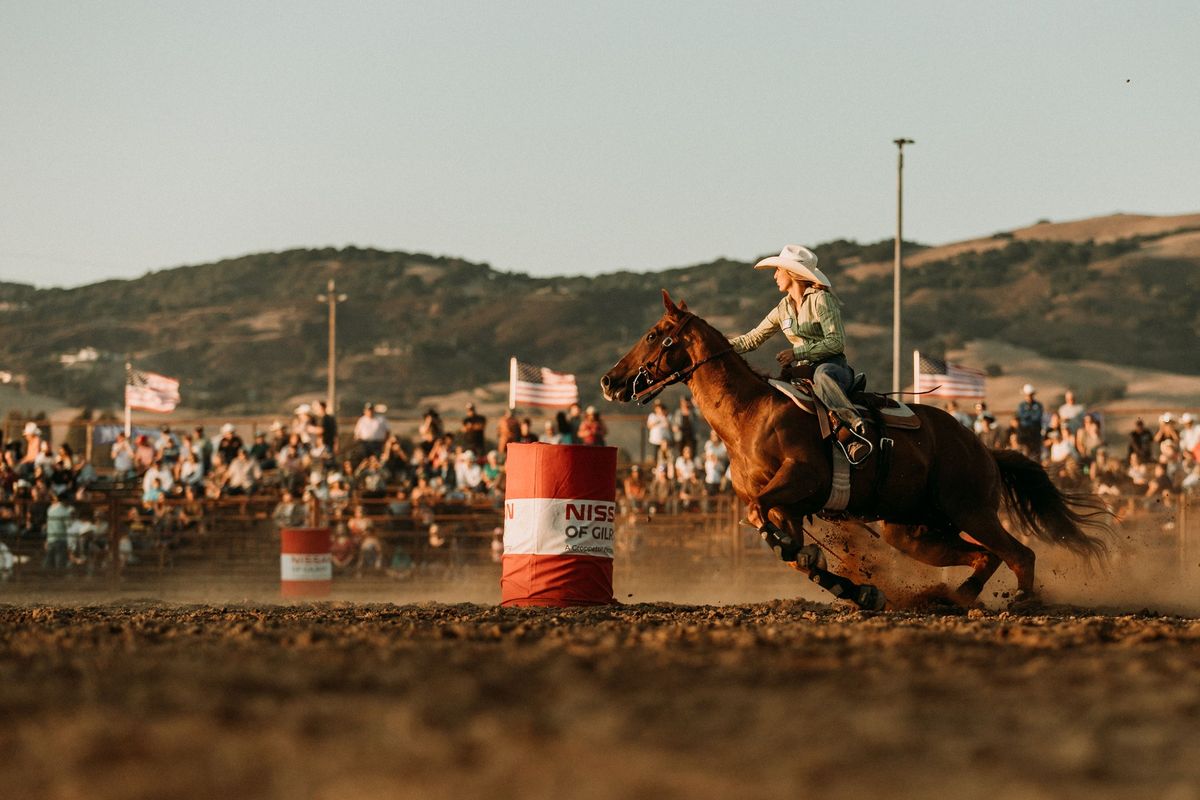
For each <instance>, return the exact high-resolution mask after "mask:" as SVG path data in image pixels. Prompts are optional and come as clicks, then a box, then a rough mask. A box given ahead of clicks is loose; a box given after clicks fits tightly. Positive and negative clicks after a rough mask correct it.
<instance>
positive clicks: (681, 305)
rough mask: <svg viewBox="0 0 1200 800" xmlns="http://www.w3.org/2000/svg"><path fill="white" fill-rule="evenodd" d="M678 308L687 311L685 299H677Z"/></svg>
mask: <svg viewBox="0 0 1200 800" xmlns="http://www.w3.org/2000/svg"><path fill="white" fill-rule="evenodd" d="M679 310H680V311H687V301H685V300H680V301H679Z"/></svg>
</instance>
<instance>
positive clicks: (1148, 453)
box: [1126, 417, 1154, 462]
mask: <svg viewBox="0 0 1200 800" xmlns="http://www.w3.org/2000/svg"><path fill="white" fill-rule="evenodd" d="M1153 444H1154V434H1152V433H1150V430H1149V429H1148V428H1147V427H1146V423H1145V422H1143V421H1142V418H1141V417H1138V418H1137V419H1136V420H1134V421H1133V430H1131V431H1130V432H1129V449H1128V451H1127V452H1126V458H1129V457H1130V456H1133V455H1134V454H1137V457H1138V458H1139V459H1140V460H1141V461H1143V462H1146V461H1152V460H1154V448H1153Z"/></svg>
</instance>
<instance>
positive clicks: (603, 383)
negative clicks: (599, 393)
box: [600, 375, 612, 389]
mask: <svg viewBox="0 0 1200 800" xmlns="http://www.w3.org/2000/svg"><path fill="white" fill-rule="evenodd" d="M610 383H612V381H610V380H609V379H608V376H607V375H605V376H604V377H603V378H601V379H600V387H601V388H602V389H607V388H608V386H609V384H610Z"/></svg>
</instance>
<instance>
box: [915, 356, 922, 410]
mask: <svg viewBox="0 0 1200 800" xmlns="http://www.w3.org/2000/svg"><path fill="white" fill-rule="evenodd" d="M913 401H914V402H917V403H919V402H921V351H920V350H913Z"/></svg>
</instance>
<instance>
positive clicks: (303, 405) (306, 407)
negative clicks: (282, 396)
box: [296, 403, 312, 414]
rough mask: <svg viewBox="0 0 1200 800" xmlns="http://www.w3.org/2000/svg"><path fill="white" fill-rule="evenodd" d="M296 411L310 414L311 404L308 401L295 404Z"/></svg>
mask: <svg viewBox="0 0 1200 800" xmlns="http://www.w3.org/2000/svg"><path fill="white" fill-rule="evenodd" d="M296 413H297V414H311V413H312V406H310V405H309V404H308V403H301V404H300V405H298V406H296Z"/></svg>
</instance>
